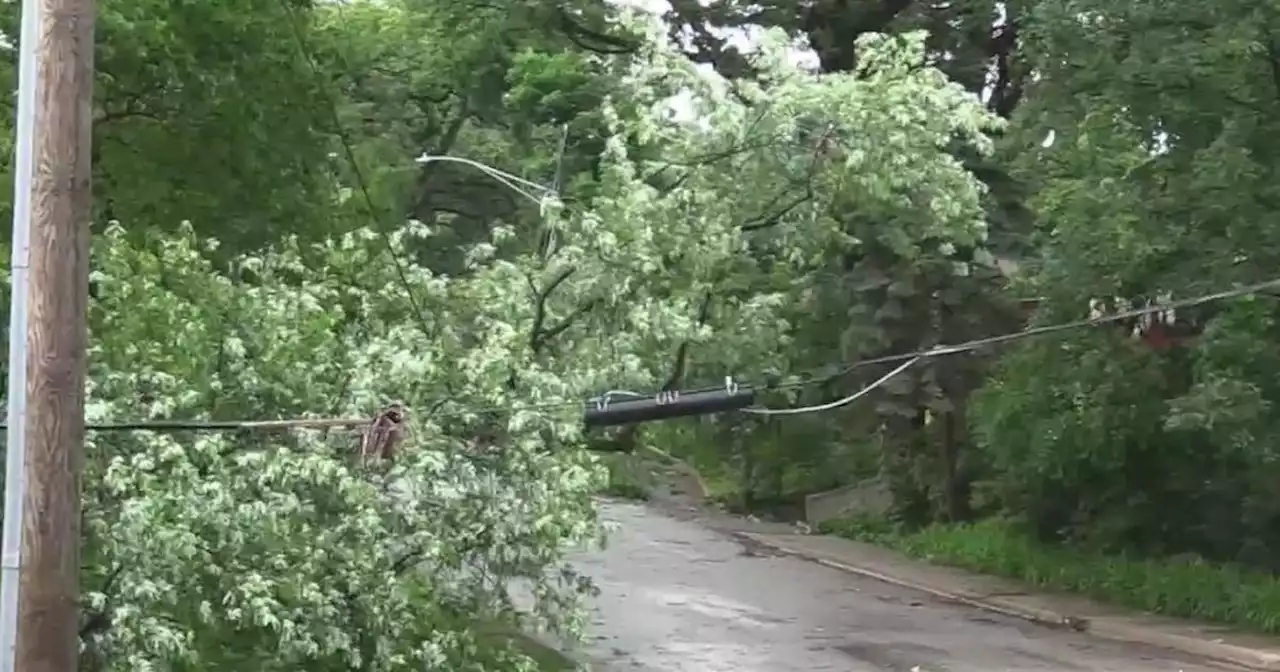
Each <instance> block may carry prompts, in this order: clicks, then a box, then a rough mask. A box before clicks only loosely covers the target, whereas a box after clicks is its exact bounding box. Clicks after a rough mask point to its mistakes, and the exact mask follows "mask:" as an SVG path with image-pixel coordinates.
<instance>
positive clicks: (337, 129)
mask: <svg viewBox="0 0 1280 672" xmlns="http://www.w3.org/2000/svg"><path fill="white" fill-rule="evenodd" d="M339 4H341V3H339ZM280 7H281V8H282V9H283V10H284V12H285V14H286V15H287V16H288V20H289V27H290V28H291V29H292V34H293V39H294V42H295V43H296V44H297V46H298V53H299V54H300V55H301V56H302V60H304V61H306V63H307V67H308V68H309V69H310V70H311V76H312V78H313V79H314V80H315V82H316V88H317V89H319V90H320V95H322V96H324V98H325V102H326V103H327V105H326V107H328V109H329V115H330V121H331V123H332V124H333V132H334V133H336V134H337V136H338V141H339V142H341V143H342V149H343V151H344V153H345V154H346V157H347V163H349V164H350V165H351V172H352V175H353V176H354V177H355V180H356V187H357V188H358V189H359V190H360V195H361V196H362V198H363V200H364V204H365V210H366V212H367V213H368V215H369V220H370V221H371V222H373V225H374V229H375V230H377V232H378V233H379V234H380V235H381V236H382V240H383V242H384V243H386V246H387V253H388V255H389V256H390V257H391V262H392V263H393V264H394V265H395V269H396V275H397V276H398V277H399V280H400V285H401V286H402V287H403V289H404V292H405V297H406V298H407V299H408V301H409V308H410V310H412V311H413V315H414V318H415V319H417V321H418V324H419V325H420V326H421V327H422V333H423V334H425V335H426V336H427V337H428V338H430V337H431V327H430V325H429V323H428V322H427V319H426V314H425V313H424V312H423V310H422V305H421V304H420V303H419V302H418V299H417V297H416V296H415V295H414V292H413V285H412V284H411V283H410V282H409V275H408V272H407V271H406V270H405V265H404V262H403V261H402V260H401V259H400V255H399V254H397V253H396V246H395V242H394V241H392V239H391V234H390V233H388V232H387V231H386V229H385V228H384V227H382V226H381V220H380V218H379V217H378V214H377V213H378V208H377V206H376V205H374V202H373V195H372V192H370V190H369V182H368V180H366V179H365V176H364V170H362V169H361V168H360V162H359V161H358V160H356V152H355V147H354V145H353V143H352V142H351V137H350V135H349V134H348V133H347V130H346V128H345V127H344V126H343V124H342V115H341V113H340V112H339V109H338V101H337V99H336V98H335V97H334V96H333V94H332V93H331V92H330V91H329V88H328V87H327V86H326V85H325V82H324V77H323V73H321V72H320V68H319V66H318V65H316V60H315V56H314V54H312V52H311V48H310V47H309V46H308V45H307V40H306V37H305V36H304V35H303V34H302V27H301V26H299V25H298V17H297V14H296V13H295V12H294V11H293V8H292V7H290V6H289V0H280ZM339 11H341V10H339Z"/></svg>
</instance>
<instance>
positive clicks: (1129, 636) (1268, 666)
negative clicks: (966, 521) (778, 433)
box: [730, 532, 1280, 672]
mask: <svg viewBox="0 0 1280 672" xmlns="http://www.w3.org/2000/svg"><path fill="white" fill-rule="evenodd" d="M730 535H731V536H733V537H735V538H738V539H745V540H749V541H751V542H754V543H757V544H761V545H763V546H766V547H768V548H770V549H772V550H774V551H776V552H778V553H782V554H784V555H789V556H792V557H796V558H800V559H802V560H806V561H809V562H813V563H815V564H819V565H823V566H825V567H830V568H832V569H836V570H839V571H842V572H847V573H849V574H854V575H857V576H862V577H865V578H868V579H873V580H876V581H880V582H882V583H887V584H890V585H894V586H898V587H900V588H906V589H908V590H913V591H916V592H919V593H924V594H926V595H931V596H933V597H936V598H939V599H942V600H946V601H949V602H955V603H958V604H963V605H965V606H969V607H973V608H975V609H981V610H983V611H987V612H991V613H996V614H1000V615H1002V616H1009V617H1012V618H1018V619H1021V620H1024V621H1029V622H1032V623H1035V624H1037V625H1042V626H1046V627H1050V628H1057V629H1063V628H1070V629H1073V630H1077V631H1079V632H1083V633H1088V634H1090V635H1093V636H1095V637H1098V638H1100V639H1107V640H1110V641H1113V642H1123V643H1127V644H1143V645H1146V646H1153V647H1157V648H1161V649H1167V650H1171V651H1177V652H1179V653H1183V654H1187V655H1191V656H1194V657H1197V658H1203V659H1206V660H1210V661H1213V662H1216V663H1226V664H1228V665H1235V666H1237V667H1243V668H1247V669H1250V670H1260V671H1262V672H1280V655H1277V654H1273V653H1268V652H1266V651H1259V650H1256V649H1250V648H1246V647H1242V646H1236V645H1233V644H1227V643H1225V642H1215V641H1208V640H1204V639H1200V638H1196V637H1187V636H1183V635H1178V634H1175V633H1170V632H1159V631H1155V630H1151V629H1149V628H1142V627H1136V626H1130V625H1125V624H1123V623H1115V622H1110V621H1086V620H1082V619H1076V618H1074V617H1072V616H1071V615H1069V614H1062V613H1058V612H1055V611H1049V610H1045V609H1033V608H1029V607H1025V606H1022V605H1012V604H1009V603H1007V602H1003V601H1001V600H1000V599H999V598H985V597H982V596H979V595H972V594H966V593H962V592H958V591H952V590H946V589H943V588H939V587H937V586H930V585H927V584H922V583H918V582H916V581H909V580H906V579H901V578H898V577H896V576H891V575H888V574H884V573H882V572H877V571H874V570H870V569H866V568H863V567H858V566H856V565H850V564H848V563H844V562H840V561H838V560H832V559H830V558H826V557H823V556H822V555H819V554H816V553H810V552H807V551H801V550H797V549H794V548H789V547H787V546H786V545H784V544H780V543H778V542H777V541H775V540H773V539H769V538H766V537H762V536H761V535H755V534H751V533H748V532H731V533H730Z"/></svg>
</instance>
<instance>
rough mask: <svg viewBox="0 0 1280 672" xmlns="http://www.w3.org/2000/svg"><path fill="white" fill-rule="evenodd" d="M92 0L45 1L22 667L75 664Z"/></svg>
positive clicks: (39, 670) (37, 671)
mask: <svg viewBox="0 0 1280 672" xmlns="http://www.w3.org/2000/svg"><path fill="white" fill-rule="evenodd" d="M93 24H94V0H41V10H40V31H39V40H40V43H39V54H40V55H39V68H38V72H39V75H38V77H37V81H38V85H37V88H36V115H35V124H34V126H35V141H34V147H33V153H34V159H35V179H34V184H33V185H32V194H31V198H32V230H31V257H30V265H31V268H30V278H31V284H30V295H29V299H30V302H29V305H30V322H29V324H28V330H27V347H28V357H29V359H28V369H27V370H28V380H27V457H26V469H25V475H26V479H27V487H26V498H25V504H24V506H23V525H22V533H23V539H22V569H21V581H20V584H19V595H18V618H19V621H18V637H17V639H18V641H17V647H16V649H17V650H16V658H17V660H16V662H17V665H16V667H17V669H18V670H20V671H21V672H75V670H76V668H77V661H78V658H79V638H78V626H79V623H78V621H79V597H80V595H79V591H80V581H79V578H80V577H79V573H80V469H81V464H82V462H83V451H84V383H85V360H86V352H85V351H86V345H87V340H88V335H87V327H86V318H87V310H88V299H89V297H88V287H89V224H90V218H91V217H92V190H91V182H90V150H91V144H92V140H93V128H92V124H93V116H92V115H93V100H92V98H93V33H94V25H93Z"/></svg>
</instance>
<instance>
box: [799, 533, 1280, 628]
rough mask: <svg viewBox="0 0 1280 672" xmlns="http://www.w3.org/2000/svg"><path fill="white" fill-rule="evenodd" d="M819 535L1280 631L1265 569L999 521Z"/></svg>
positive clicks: (1148, 607)
mask: <svg viewBox="0 0 1280 672" xmlns="http://www.w3.org/2000/svg"><path fill="white" fill-rule="evenodd" d="M818 530H819V531H821V532H822V533H824V534H833V535H838V536H842V537H846V538H850V539H857V540H860V541H866V542H870V543H874V544H877V545H880V546H886V547H889V548H893V549H895V550H898V551H900V552H902V553H905V554H907V555H910V556H912V557H916V558H920V559H923V560H926V561H929V562H932V563H937V564H942V565H950V566H954V567H960V568H963V569H967V570H970V571H975V572H980V573H984V574H993V575H997V576H1003V577H1007V578H1012V579H1018V580H1020V581H1024V582H1026V583H1029V584H1032V585H1035V586H1038V587H1041V588H1046V589H1049V590H1057V591H1063V592H1071V593H1078V594H1081V595H1087V596H1089V597H1092V598H1094V599H1097V600H1100V601H1104V602H1110V603H1113V604H1117V605H1122V606H1125V607H1130V608H1134V609H1140V610H1143V611H1148V612H1152V613H1158V614H1165V615H1168V616H1181V617H1186V618H1197V619H1203V620H1207V621H1215V622H1219V623H1226V624H1231V625H1238V626H1243V627H1246V628H1249V629H1252V630H1259V631H1262V632H1268V633H1280V577H1276V576H1272V575H1269V574H1265V573H1262V572H1256V571H1249V570H1245V569H1241V568H1238V567H1234V566H1229V565H1216V564H1211V563H1205V562H1186V561H1181V562H1180V561H1176V560H1167V559H1166V560H1145V559H1135V558H1128V557H1124V556H1105V555H1100V554H1095V553H1088V552H1085V551H1079V550H1073V549H1064V548H1056V547H1051V546H1047V545H1044V544H1041V543H1037V542H1036V541H1034V540H1031V539H1029V538H1028V537H1027V536H1026V535H1024V534H1022V533H1020V532H1019V531H1018V530H1017V529H1016V528H1014V527H1013V526H1011V525H1009V524H1008V523H1005V522H1002V521H996V520H988V521H982V522H978V523H972V524H964V525H934V526H931V527H928V528H925V529H923V530H920V531H917V532H903V531H902V530H900V529H899V528H898V527H897V526H896V525H895V524H894V523H892V522H890V521H887V520H884V519H877V518H870V517H855V518H846V519H839V520H831V521H825V522H823V523H822V524H820V525H819V526H818Z"/></svg>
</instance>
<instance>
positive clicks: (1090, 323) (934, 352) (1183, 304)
mask: <svg viewBox="0 0 1280 672" xmlns="http://www.w3.org/2000/svg"><path fill="white" fill-rule="evenodd" d="M1268 289H1280V278H1278V279H1275V280H1268V281H1266V282H1259V283H1256V284H1252V285H1245V286H1243V287H1236V288H1235V289H1229V290H1225V291H1221V292H1216V293H1214V294H1204V295H1201V296H1198V297H1194V298H1190V299H1182V300H1180V301H1170V302H1168V303H1163V304H1153V305H1150V306H1145V307H1142V308H1134V309H1132V310H1125V311H1121V312H1118V313H1110V314H1107V315H1101V316H1099V317H1091V318H1088V319H1084V320H1075V321H1073V322H1060V323H1058V324H1050V325H1045V326H1043V327H1031V328H1028V329H1023V330H1021V331H1014V332H1010V333H1007V334H1000V335H997V336H989V337H987V338H979V339H976V340H972V341H965V342H964V343H957V344H956V345H939V346H937V347H935V348H932V349H929V350H917V351H915V352H904V353H901V354H896V355H885V356H883V357H873V358H870V359H862V360H859V361H857V362H853V363H851V364H849V365H847V366H845V367H844V368H843V369H841V370H840V371H838V372H836V373H834V374H831V375H830V376H827V379H832V378H839V377H841V376H844V375H847V374H849V373H851V372H853V371H855V370H857V369H861V368H864V367H867V366H874V365H876V364H892V363H894V362H901V361H904V360H908V359H917V358H920V359H925V358H930V357H942V356H945V355H958V354H961V353H965V352H971V351H973V350H978V349H980V348H985V347H987V346H991V345H999V344H1001V343H1007V342H1010V341H1017V340H1021V339H1024V338H1031V337H1032V336H1043V335H1045V334H1056V333H1058V332H1062V331H1070V330H1073V329H1081V328H1084V327H1096V326H1098V325H1102V324H1109V323H1111V322H1122V321H1124V320H1131V319H1133V318H1135V317H1142V316H1144V315H1153V314H1156V313H1164V312H1168V311H1171V310H1180V309H1183V308H1194V307H1196V306H1202V305H1204V304H1206V303H1215V302H1217V301H1222V300H1224V299H1234V298H1239V297H1242V296H1248V295H1251V294H1257V293H1259V292H1262V291H1265V290H1268ZM779 387H782V386H779Z"/></svg>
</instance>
